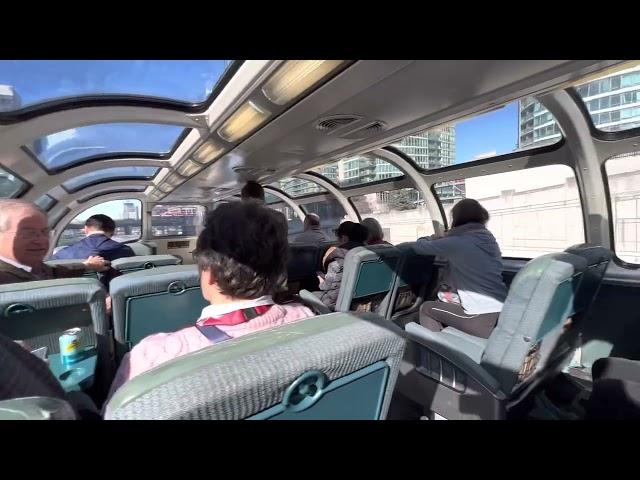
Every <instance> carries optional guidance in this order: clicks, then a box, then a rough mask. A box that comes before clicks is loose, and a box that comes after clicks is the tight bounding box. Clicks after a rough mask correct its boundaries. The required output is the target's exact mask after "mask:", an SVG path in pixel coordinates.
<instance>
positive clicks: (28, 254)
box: [0, 208, 49, 267]
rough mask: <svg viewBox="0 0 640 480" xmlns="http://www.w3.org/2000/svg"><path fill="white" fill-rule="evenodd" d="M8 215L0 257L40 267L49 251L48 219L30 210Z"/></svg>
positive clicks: (2, 235)
mask: <svg viewBox="0 0 640 480" xmlns="http://www.w3.org/2000/svg"><path fill="white" fill-rule="evenodd" d="M5 213H7V212H5ZM8 215H9V225H8V227H9V228H8V231H2V232H0V255H2V256H3V257H7V258H10V259H12V260H15V261H17V262H20V263H22V264H24V265H28V266H30V267H35V266H37V265H39V264H40V263H42V260H44V257H45V255H46V254H47V252H48V251H49V227H48V225H47V217H46V216H45V215H44V214H43V213H41V212H38V211H37V210H33V209H30V208H17V209H15V210H14V211H12V212H8Z"/></svg>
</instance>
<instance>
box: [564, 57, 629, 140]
mask: <svg viewBox="0 0 640 480" xmlns="http://www.w3.org/2000/svg"><path fill="white" fill-rule="evenodd" d="M575 90H576V92H577V93H578V95H579V96H580V98H582V101H583V102H584V104H585V106H586V107H587V110H588V111H589V115H591V119H592V120H593V123H594V125H595V126H596V128H598V129H599V130H603V131H605V132H617V131H620V130H629V129H632V128H638V127H640V65H637V66H634V67H631V68H626V69H624V70H618V71H616V72H614V73H609V74H607V75H604V76H602V77H600V78H597V79H595V80H592V81H590V82H587V83H584V84H582V85H578V86H577V87H576V89H575Z"/></svg>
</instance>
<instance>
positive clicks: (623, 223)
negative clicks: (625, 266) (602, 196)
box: [605, 152, 640, 264]
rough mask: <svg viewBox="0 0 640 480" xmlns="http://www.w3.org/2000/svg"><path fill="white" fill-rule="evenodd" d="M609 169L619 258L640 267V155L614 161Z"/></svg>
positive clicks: (607, 165)
mask: <svg viewBox="0 0 640 480" xmlns="http://www.w3.org/2000/svg"><path fill="white" fill-rule="evenodd" d="M605 169H606V172H607V182H608V184H609V195H610V196H611V197H610V199H611V213H612V214H613V235H614V241H615V251H616V255H617V256H618V258H620V259H621V260H624V261H625V262H628V263H634V264H640V188H638V187H640V152H632V153H626V154H623V155H617V156H615V157H612V158H610V159H609V160H607V162H606V163H605Z"/></svg>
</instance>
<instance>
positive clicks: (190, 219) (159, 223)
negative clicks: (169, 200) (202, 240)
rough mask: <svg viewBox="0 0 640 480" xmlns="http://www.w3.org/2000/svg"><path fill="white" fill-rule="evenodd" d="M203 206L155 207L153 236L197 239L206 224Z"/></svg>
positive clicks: (152, 216)
mask: <svg viewBox="0 0 640 480" xmlns="http://www.w3.org/2000/svg"><path fill="white" fill-rule="evenodd" d="M206 212H207V209H206V208H205V207H204V206H203V205H164V204H163V205H160V204H158V205H154V207H153V209H152V210H151V234H152V236H154V237H195V236H197V235H198V234H199V233H200V229H201V228H202V225H203V224H204V216H205V214H206Z"/></svg>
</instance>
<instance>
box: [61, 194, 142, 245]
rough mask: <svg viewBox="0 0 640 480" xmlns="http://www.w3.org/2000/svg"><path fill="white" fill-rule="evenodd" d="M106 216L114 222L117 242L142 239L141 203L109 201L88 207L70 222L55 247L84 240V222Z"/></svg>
mask: <svg viewBox="0 0 640 480" xmlns="http://www.w3.org/2000/svg"><path fill="white" fill-rule="evenodd" d="M97 214H103V215H107V216H109V217H111V218H113V220H114V221H115V222H116V231H115V232H114V234H113V237H111V238H113V239H114V240H115V241H117V242H135V241H136V240H139V239H140V238H141V237H142V203H141V202H140V200H137V199H130V200H111V201H109V202H104V203H99V204H98V205H94V206H93V207H89V208H87V209H86V210H84V211H83V212H82V213H80V214H79V215H78V216H77V217H76V218H74V219H73V220H71V222H69V224H68V225H67V226H66V227H65V229H64V230H63V231H62V235H60V238H59V240H58V244H57V245H56V246H57V247H61V246H67V245H71V244H72V243H76V242H77V241H79V240H82V239H83V238H84V236H85V235H84V231H83V230H84V222H85V221H86V220H87V218H89V217H90V216H92V215H97Z"/></svg>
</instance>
